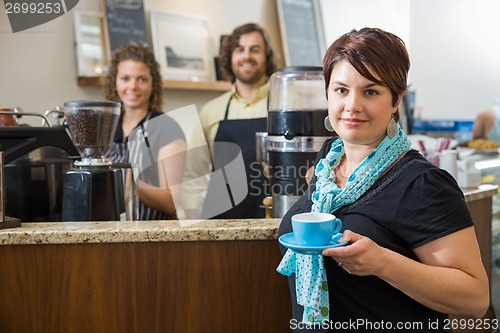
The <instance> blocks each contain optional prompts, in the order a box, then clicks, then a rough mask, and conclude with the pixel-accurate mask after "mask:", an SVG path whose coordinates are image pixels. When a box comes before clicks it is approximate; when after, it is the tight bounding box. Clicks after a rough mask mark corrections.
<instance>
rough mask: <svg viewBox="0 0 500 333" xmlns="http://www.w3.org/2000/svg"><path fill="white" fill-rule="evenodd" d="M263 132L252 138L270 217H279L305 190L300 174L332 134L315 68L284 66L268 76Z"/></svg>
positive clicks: (318, 70)
mask: <svg viewBox="0 0 500 333" xmlns="http://www.w3.org/2000/svg"><path fill="white" fill-rule="evenodd" d="M268 111H269V113H268V120H267V133H262V132H260V133H257V134H256V141H257V142H256V145H257V152H258V153H257V160H258V161H259V162H261V163H262V164H263V168H264V170H265V171H264V172H265V175H266V177H267V178H268V180H269V185H270V192H271V196H272V216H273V217H283V215H285V213H286V212H287V211H288V209H290V207H291V206H292V205H293V204H294V203H295V202H296V201H297V200H298V199H299V198H300V196H301V195H302V194H303V193H304V192H305V191H306V189H307V184H306V180H305V176H306V173H307V170H308V169H309V168H310V167H311V166H313V164H314V160H315V158H316V155H317V153H318V151H319V150H320V149H321V146H322V145H323V142H324V141H325V140H327V139H329V138H331V137H332V136H333V134H334V133H331V132H328V131H327V130H326V128H325V126H324V120H325V117H327V116H328V107H327V100H326V95H325V82H324V77H323V69H322V68H321V67H297V66H293V67H284V68H282V69H280V70H279V71H278V72H276V73H274V74H273V75H272V76H271V78H270V91H269V110H268Z"/></svg>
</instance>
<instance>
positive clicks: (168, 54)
mask: <svg viewBox="0 0 500 333" xmlns="http://www.w3.org/2000/svg"><path fill="white" fill-rule="evenodd" d="M151 35H152V42H153V49H154V53H155V57H156V60H157V61H158V62H159V63H160V66H161V73H162V77H163V79H170V80H188V81H212V80H214V78H215V75H214V72H215V68H214V67H215V66H214V53H213V48H212V34H211V27H210V19H209V18H207V17H202V16H190V15H182V14H175V13H166V12H155V11H152V12H151Z"/></svg>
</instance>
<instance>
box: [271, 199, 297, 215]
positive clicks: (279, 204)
mask: <svg viewBox="0 0 500 333" xmlns="http://www.w3.org/2000/svg"><path fill="white" fill-rule="evenodd" d="M299 198H300V195H274V194H273V210H272V213H273V217H275V218H276V217H283V216H285V214H286V212H287V211H288V210H289V209H290V208H291V207H292V206H293V204H294V203H295V202H297V200H299Z"/></svg>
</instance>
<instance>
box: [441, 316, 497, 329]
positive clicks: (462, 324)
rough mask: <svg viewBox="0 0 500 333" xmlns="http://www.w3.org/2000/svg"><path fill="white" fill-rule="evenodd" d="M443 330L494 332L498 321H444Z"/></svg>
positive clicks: (487, 319) (484, 319) (486, 319)
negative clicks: (482, 330) (491, 330)
mask: <svg viewBox="0 0 500 333" xmlns="http://www.w3.org/2000/svg"><path fill="white" fill-rule="evenodd" d="M444 328H445V329H451V330H456V329H472V330H480V329H485V330H490V329H493V330H496V329H498V328H499V323H498V319H496V318H495V319H489V318H483V319H472V318H471V319H463V318H461V319H455V318H454V319H445V320H444Z"/></svg>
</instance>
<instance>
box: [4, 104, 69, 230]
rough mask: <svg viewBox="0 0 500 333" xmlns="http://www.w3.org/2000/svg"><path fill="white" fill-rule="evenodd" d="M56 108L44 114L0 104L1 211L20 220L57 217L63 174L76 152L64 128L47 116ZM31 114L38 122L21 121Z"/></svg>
mask: <svg viewBox="0 0 500 333" xmlns="http://www.w3.org/2000/svg"><path fill="white" fill-rule="evenodd" d="M59 111H61V112H62V110H60V108H59V107H56V109H54V110H49V111H46V114H45V116H44V115H42V114H39V113H30V112H25V111H23V110H22V109H21V108H20V107H0V118H3V120H2V121H1V123H2V124H1V126H0V127H1V128H0V150H1V151H2V152H3V156H4V162H5V167H4V180H5V183H4V184H5V188H4V190H5V214H6V215H7V216H12V217H15V218H18V219H20V220H21V221H22V222H23V223H25V222H40V221H44V222H47V221H53V222H57V221H60V220H61V210H62V193H63V187H64V175H65V173H66V171H68V170H69V169H70V168H71V157H72V156H75V155H77V154H78V152H77V150H76V148H75V146H74V145H73V142H72V141H71V139H70V137H69V135H68V133H67V131H66V128H65V127H64V126H59V125H54V124H52V123H51V122H50V121H49V119H48V115H53V114H57V113H58V112H59ZM33 117H36V118H41V119H42V122H41V125H40V126H29V125H26V124H24V123H23V120H24V119H25V118H28V119H31V120H32V119H33ZM5 119H7V120H9V121H8V122H7V121H5Z"/></svg>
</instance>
